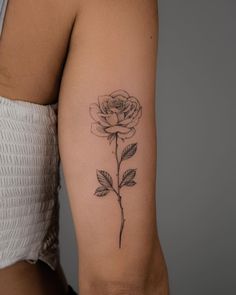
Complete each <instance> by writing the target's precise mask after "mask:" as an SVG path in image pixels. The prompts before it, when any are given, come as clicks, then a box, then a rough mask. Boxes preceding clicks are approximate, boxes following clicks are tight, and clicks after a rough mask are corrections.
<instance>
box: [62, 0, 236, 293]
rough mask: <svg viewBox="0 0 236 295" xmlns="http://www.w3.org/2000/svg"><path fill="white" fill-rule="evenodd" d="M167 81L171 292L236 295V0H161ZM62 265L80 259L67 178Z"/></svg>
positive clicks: (161, 156)
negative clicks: (68, 195) (67, 192)
mask: <svg viewBox="0 0 236 295" xmlns="http://www.w3.org/2000/svg"><path fill="white" fill-rule="evenodd" d="M159 17H160V37H159V53H158V70H157V71H158V75H157V93H156V98H157V100H156V102H157V104H156V106H157V110H156V111H157V123H158V177H157V204H158V206H157V214H158V227H159V234H160V238H161V242H162V246H163V250H164V253H165V257H166V262H167V265H168V269H169V279H170V289H171V292H170V293H171V295H199V294H201V295H222V294H223V295H231V294H236V253H235V251H236V237H235V232H236V231H235V225H236V132H235V128H236V90H235V89H236V73H235V71H236V56H235V54H236V2H235V0H198V1H195V0H178V1H176V0H161V1H159ZM60 202H61V215H60V245H61V246H60V248H61V259H62V265H63V267H64V269H65V273H66V276H67V278H68V280H69V282H70V283H71V284H72V286H73V287H74V288H76V284H77V253H76V242H75V236H74V228H73V224H72V219H71V215H70V209H69V206H68V197H67V194H66V188H65V186H64V181H63V173H62V189H61V192H60Z"/></svg>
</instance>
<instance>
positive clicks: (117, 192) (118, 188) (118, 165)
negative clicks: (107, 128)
mask: <svg viewBox="0 0 236 295" xmlns="http://www.w3.org/2000/svg"><path fill="white" fill-rule="evenodd" d="M116 162H117V174H116V175H117V191H116V190H114V191H115V193H116V195H117V198H118V199H117V201H118V203H119V206H120V213H121V224H120V234H119V248H121V240H122V233H123V229H124V224H125V218H124V208H123V206H122V197H121V195H120V163H121V161H119V159H118V134H117V133H116Z"/></svg>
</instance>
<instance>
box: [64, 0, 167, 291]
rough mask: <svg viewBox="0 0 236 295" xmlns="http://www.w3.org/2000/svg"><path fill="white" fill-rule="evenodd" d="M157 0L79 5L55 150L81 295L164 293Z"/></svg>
mask: <svg viewBox="0 0 236 295" xmlns="http://www.w3.org/2000/svg"><path fill="white" fill-rule="evenodd" d="M157 29H158V17H157V7H156V1H155V0H151V1H150V0H135V1H131V0H130V1H127V0H126V1H123V0H119V1H112V0H110V1H108V0H99V1H98V0H93V1H90V0H86V1H81V2H80V4H79V9H78V14H77V18H76V20H75V24H74V28H73V32H72V36H71V44H70V49H69V55H68V59H67V62H66V66H65V70H64V74H63V79H62V84H61V90H60V95H59V149H60V155H61V161H62V166H63V170H64V176H65V182H66V186H67V191H68V195H69V201H70V206H71V209H72V215H73V221H74V224H75V229H76V237H77V243H78V251H79V286H80V294H81V295H94V294H96V295H99V294H102V295H105V294H109V295H112V294H132V295H133V294H135V295H154V294H155V295H159V294H162V295H167V294H168V287H167V274H166V268H165V262H164V259H163V256H162V252H161V248H160V244H159V241H158V234H157V225H156V203H155V182H156V129H155V81H156V55H157Z"/></svg>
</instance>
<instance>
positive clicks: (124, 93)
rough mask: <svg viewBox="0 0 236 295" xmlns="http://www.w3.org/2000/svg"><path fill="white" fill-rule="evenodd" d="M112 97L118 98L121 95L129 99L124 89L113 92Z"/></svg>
mask: <svg viewBox="0 0 236 295" xmlns="http://www.w3.org/2000/svg"><path fill="white" fill-rule="evenodd" d="M110 95H111V96H112V97H115V96H118V95H121V96H123V97H126V98H128V97H129V93H128V92H127V91H125V90H122V89H118V90H116V91H113V92H112V93H111V94H110Z"/></svg>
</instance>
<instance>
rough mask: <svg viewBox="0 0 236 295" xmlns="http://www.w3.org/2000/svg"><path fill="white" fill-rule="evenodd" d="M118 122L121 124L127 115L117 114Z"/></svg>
mask: <svg viewBox="0 0 236 295" xmlns="http://www.w3.org/2000/svg"><path fill="white" fill-rule="evenodd" d="M117 117H118V121H119V122H121V121H122V120H124V118H125V114H124V113H123V112H120V113H118V114H117Z"/></svg>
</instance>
